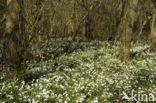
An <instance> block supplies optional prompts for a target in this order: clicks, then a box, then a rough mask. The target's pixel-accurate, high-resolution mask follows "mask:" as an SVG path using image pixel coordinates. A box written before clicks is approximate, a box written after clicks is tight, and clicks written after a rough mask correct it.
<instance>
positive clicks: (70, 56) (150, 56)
mask: <svg viewBox="0 0 156 103" xmlns="http://www.w3.org/2000/svg"><path fill="white" fill-rule="evenodd" d="M50 43H51V44H50ZM112 44H113V43H112V42H100V41H91V42H90V43H88V42H80V43H79V42H73V43H72V45H71V48H69V50H68V51H67V52H64V48H65V46H66V43H64V42H60V41H58V43H55V44H54V43H53V42H49V44H48V46H47V48H44V50H42V58H41V59H40V60H37V59H34V60H32V61H28V62H27V66H28V67H27V72H26V77H25V81H23V82H22V83H21V84H18V83H16V82H10V81H9V82H8V81H4V82H1V83H0V103H115V102H118V103H127V102H128V103H131V102H132V103H133V102H136V101H135V100H134V101H132V99H131V98H123V97H124V94H125V93H127V95H128V96H131V92H132V91H135V92H134V93H136V94H138V93H139V94H140V95H141V94H147V95H148V96H149V95H150V94H151V93H153V94H154V96H156V94H155V93H156V53H150V52H149V50H148V48H149V44H148V43H144V42H140V43H139V45H137V46H136V45H135V44H133V43H132V44H131V46H132V48H131V61H129V62H121V61H120V60H119V59H118V51H119V49H120V44H119V43H118V42H117V43H116V44H113V45H112ZM32 53H34V54H35V53H36V51H33V52H32ZM55 56H56V57H55ZM36 57H38V56H36ZM38 58H39V57H38ZM5 75H6V74H4V75H1V77H0V79H3V78H4V77H5ZM140 95H139V96H140ZM137 97H138V96H137ZM137 100H138V99H137ZM140 100H141V99H140ZM143 100H144V101H145V102H149V100H146V98H145V99H143Z"/></svg>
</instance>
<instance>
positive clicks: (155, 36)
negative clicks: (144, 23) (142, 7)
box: [150, 12, 156, 52]
mask: <svg viewBox="0 0 156 103" xmlns="http://www.w3.org/2000/svg"><path fill="white" fill-rule="evenodd" d="M155 19H156V13H155V12H154V13H153V15H152V19H151V25H150V29H151V34H150V35H151V42H152V43H151V47H150V51H151V52H156V26H155Z"/></svg>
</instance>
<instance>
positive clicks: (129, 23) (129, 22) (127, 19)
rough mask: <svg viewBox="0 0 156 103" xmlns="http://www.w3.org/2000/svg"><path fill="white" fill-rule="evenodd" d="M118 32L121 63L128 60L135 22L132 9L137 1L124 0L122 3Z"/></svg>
mask: <svg viewBox="0 0 156 103" xmlns="http://www.w3.org/2000/svg"><path fill="white" fill-rule="evenodd" d="M123 6H124V7H123V8H122V13H123V14H122V15H123V17H122V18H121V23H120V27H119V28H120V29H121V30H120V31H121V44H120V54H119V59H120V60H121V61H128V60H130V44H131V36H132V27H133V24H134V20H135V12H134V10H133V9H135V7H136V6H137V0H126V1H125V2H124V3H123Z"/></svg>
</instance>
